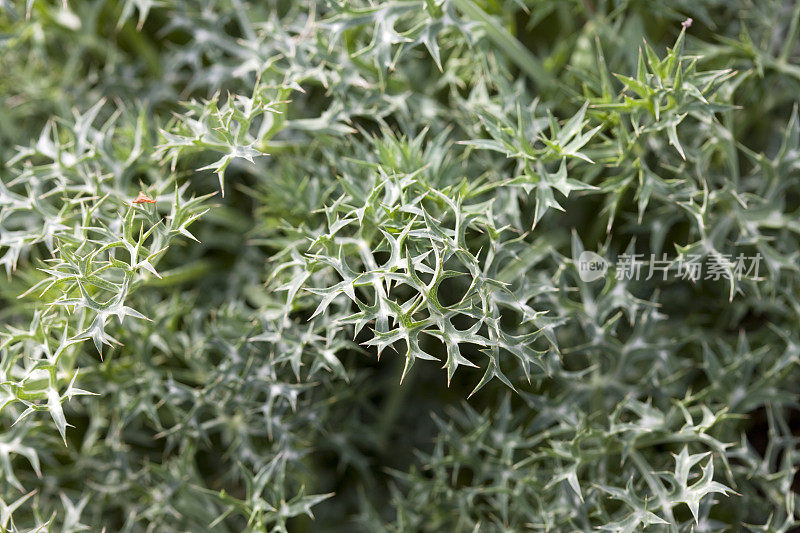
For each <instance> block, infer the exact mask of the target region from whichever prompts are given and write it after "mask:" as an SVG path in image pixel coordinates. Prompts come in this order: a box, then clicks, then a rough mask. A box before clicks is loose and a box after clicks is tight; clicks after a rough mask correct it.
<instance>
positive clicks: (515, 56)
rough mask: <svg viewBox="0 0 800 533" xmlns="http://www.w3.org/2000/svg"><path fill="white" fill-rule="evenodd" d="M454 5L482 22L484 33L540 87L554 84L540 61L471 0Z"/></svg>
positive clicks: (458, 0)
mask: <svg viewBox="0 0 800 533" xmlns="http://www.w3.org/2000/svg"><path fill="white" fill-rule="evenodd" d="M454 3H455V5H456V6H458V8H459V9H460V10H461V11H462V12H463V13H464V14H465V15H466V16H467V17H469V18H471V19H473V20H475V21H478V22H480V23H482V24H483V25H484V26H485V27H486V33H487V35H488V36H489V38H490V39H491V40H492V41H494V43H495V44H496V45H497V46H499V47H500V48H501V49H502V50H503V52H504V53H505V54H506V56H508V58H509V59H510V60H511V61H513V62H514V63H515V64H516V65H517V66H518V67H519V68H520V69H521V70H522V71H523V72H524V73H525V74H527V75H528V76H529V77H530V78H531V80H532V81H533V82H534V83H536V84H538V85H540V86H541V87H542V88H552V87H554V86H555V80H554V79H553V76H552V75H551V74H550V73H549V72H547V70H545V68H544V66H542V63H541V61H539V59H538V58H537V57H536V56H535V55H533V54H532V53H531V51H530V50H528V49H527V48H525V47H524V46H523V45H522V43H521V42H519V40H517V38H516V37H514V36H513V35H511V33H509V32H508V30H506V29H505V28H504V27H503V26H502V25H500V24H499V23H498V22H497V21H496V20H495V19H494V18H493V17H491V16H489V15H488V14H487V13H486V12H485V11H484V10H483V9H481V8H480V6H478V5H477V4H475V2H473V1H472V0H455V2H454Z"/></svg>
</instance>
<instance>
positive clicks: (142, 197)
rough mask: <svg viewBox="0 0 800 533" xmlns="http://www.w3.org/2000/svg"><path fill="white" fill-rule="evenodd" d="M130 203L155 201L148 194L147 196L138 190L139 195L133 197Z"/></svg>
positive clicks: (150, 202) (151, 202)
mask: <svg viewBox="0 0 800 533" xmlns="http://www.w3.org/2000/svg"><path fill="white" fill-rule="evenodd" d="M131 203H134V204H154V203H156V201H155V200H153V199H152V198H150V197H149V196H147V195H146V194H145V193H144V192H143V191H139V196H137V197H136V199H134V200H133V202H131Z"/></svg>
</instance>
